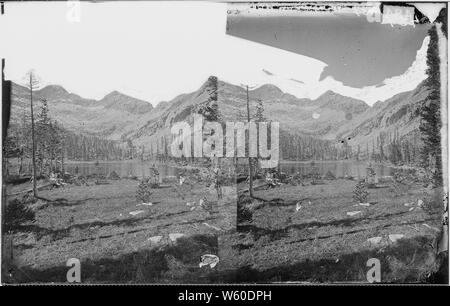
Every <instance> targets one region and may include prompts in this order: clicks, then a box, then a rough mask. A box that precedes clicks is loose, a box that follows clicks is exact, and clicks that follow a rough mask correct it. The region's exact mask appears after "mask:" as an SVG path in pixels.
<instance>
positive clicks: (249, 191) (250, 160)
mask: <svg viewBox="0 0 450 306" xmlns="http://www.w3.org/2000/svg"><path fill="white" fill-rule="evenodd" d="M247 121H248V122H249V124H250V101H249V99H248V85H247ZM248 142H249V152H248V175H249V186H248V193H249V195H250V197H253V164H252V158H251V157H250V131H249V137H248Z"/></svg>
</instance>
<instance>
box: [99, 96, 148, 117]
mask: <svg viewBox="0 0 450 306" xmlns="http://www.w3.org/2000/svg"><path fill="white" fill-rule="evenodd" d="M98 103H99V104H100V105H103V107H105V108H108V109H114V110H119V111H127V112H129V113H133V114H142V113H147V112H149V111H151V110H152V109H153V106H152V104H151V103H149V102H147V101H143V100H139V99H136V98H133V97H130V96H128V95H126V94H124V93H121V92H119V91H117V90H114V91H112V92H110V93H109V94H107V95H106V96H104V97H103V99H101V100H100V101H99V102H98Z"/></svg>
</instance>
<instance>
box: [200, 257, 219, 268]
mask: <svg viewBox="0 0 450 306" xmlns="http://www.w3.org/2000/svg"><path fill="white" fill-rule="evenodd" d="M201 260H202V261H201V262H200V264H199V265H198V266H199V267H200V268H201V267H203V266H208V265H209V267H210V268H214V267H215V266H216V265H217V264H218V263H219V257H217V256H216V255H213V254H205V255H202V257H201Z"/></svg>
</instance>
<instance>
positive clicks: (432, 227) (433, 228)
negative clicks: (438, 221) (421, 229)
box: [423, 223, 439, 232]
mask: <svg viewBox="0 0 450 306" xmlns="http://www.w3.org/2000/svg"><path fill="white" fill-rule="evenodd" d="M423 226H425V227H427V228H429V229H431V230H433V231H436V232H439V229H438V228H436V227H434V226H430V225H428V224H426V223H424V224H423Z"/></svg>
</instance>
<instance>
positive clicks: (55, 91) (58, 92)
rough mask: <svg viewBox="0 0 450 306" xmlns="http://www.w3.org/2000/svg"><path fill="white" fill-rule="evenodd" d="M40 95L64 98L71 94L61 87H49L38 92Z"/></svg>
mask: <svg viewBox="0 0 450 306" xmlns="http://www.w3.org/2000/svg"><path fill="white" fill-rule="evenodd" d="M38 93H39V94H40V95H42V96H50V95H51V96H62V95H67V94H69V92H68V91H67V90H66V89H65V88H64V87H62V86H61V85H47V86H45V87H43V88H41V89H40V90H38Z"/></svg>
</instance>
